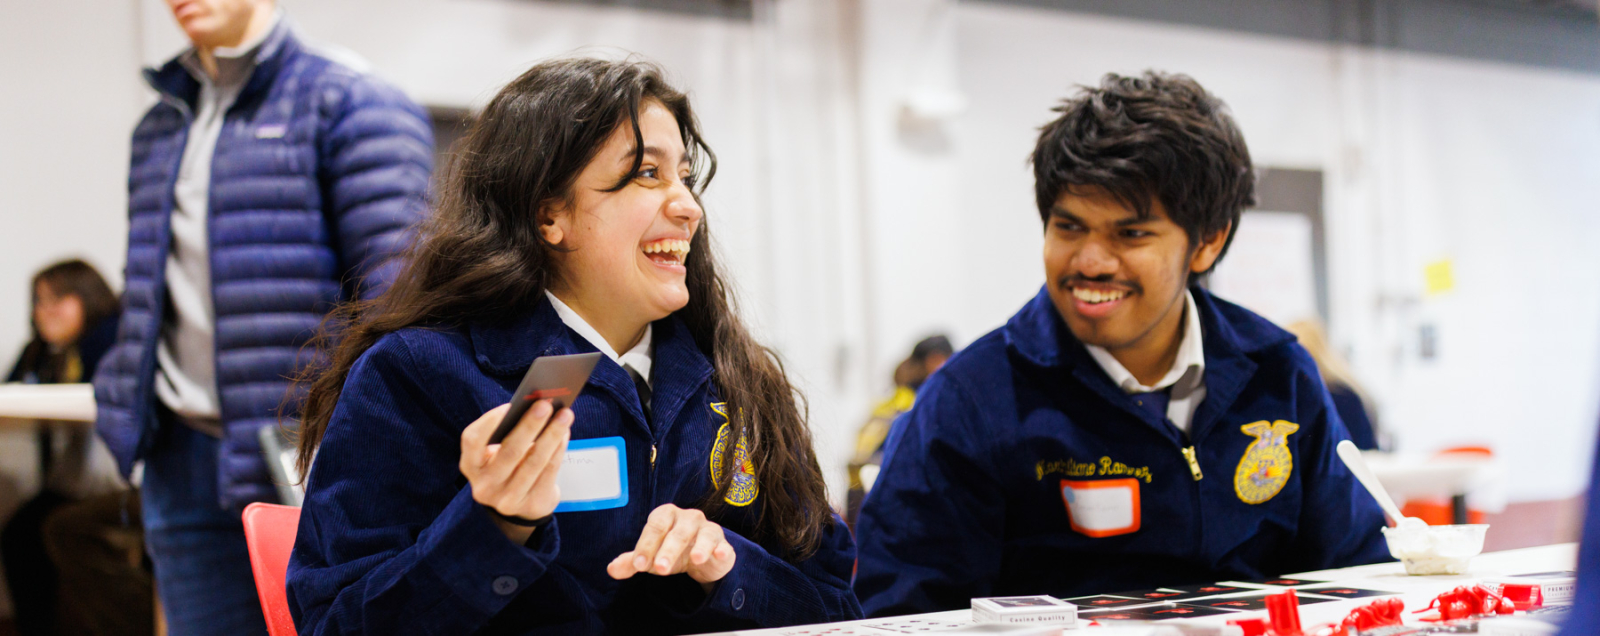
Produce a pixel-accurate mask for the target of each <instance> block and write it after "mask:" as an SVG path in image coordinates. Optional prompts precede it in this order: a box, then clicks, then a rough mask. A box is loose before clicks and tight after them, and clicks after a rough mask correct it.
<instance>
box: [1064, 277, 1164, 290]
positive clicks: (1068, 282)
mask: <svg viewBox="0 0 1600 636" xmlns="http://www.w3.org/2000/svg"><path fill="white" fill-rule="evenodd" d="M1075 283H1096V284H1100V285H1107V284H1109V285H1114V286H1117V287H1121V288H1123V289H1127V290H1129V291H1132V292H1133V293H1135V294H1138V293H1142V292H1144V286H1143V285H1140V284H1139V283H1136V282H1133V281H1131V280H1116V279H1115V278H1112V277H1111V275H1110V274H1106V275H1105V276H1092V277H1091V276H1084V275H1082V274H1071V275H1068V276H1062V277H1061V278H1058V279H1056V287H1057V288H1059V289H1067V288H1069V287H1072V286H1073V285H1074V284H1075Z"/></svg>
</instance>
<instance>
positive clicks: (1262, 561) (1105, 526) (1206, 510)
mask: <svg viewBox="0 0 1600 636" xmlns="http://www.w3.org/2000/svg"><path fill="white" fill-rule="evenodd" d="M1056 112H1059V113H1060V117H1059V118H1057V119H1056V120H1055V121H1053V122H1051V123H1050V124H1048V125H1046V126H1045V127H1044V129H1043V131H1042V132H1041V133H1040V135H1039V141H1038V145H1037V147H1036V148H1035V149H1034V153H1033V167H1034V178H1035V189H1036V198H1037V202H1038V206H1039V213H1040V216H1041V218H1042V220H1043V221H1044V225H1045V239H1044V266H1045V274H1046V283H1045V286H1044V288H1043V289H1042V290H1041V291H1040V292H1039V294H1038V295H1037V296H1036V297H1035V298H1034V299H1033V300H1032V301H1031V302H1029V303H1028V304H1027V305H1026V306H1024V307H1023V308H1022V310H1021V311H1020V312H1018V313H1017V314H1016V315H1015V316H1013V317H1012V318H1011V320H1010V321H1009V322H1007V323H1006V325H1005V326H1004V327H1001V328H1000V329H997V330H995V331H993V332H991V333H989V334H988V335H986V336H984V337H983V338H980V339H979V340H978V341H977V342H974V343H973V344H972V345H971V346H970V347H968V348H967V349H965V350H964V351H962V352H961V353H960V354H958V355H956V356H955V357H954V358H952V359H951V360H950V362H949V363H948V364H946V365H945V367H944V368H943V369H942V370H941V371H940V372H939V373H938V374H936V375H934V376H933V377H932V378H930V379H929V380H928V383H927V384H926V385H924V387H923V389H922V391H921V392H920V393H919V394H918V397H917V402H916V405H915V406H914V407H912V409H911V411H910V412H909V413H908V414H907V415H906V416H905V418H904V419H903V420H902V421H901V422H900V423H898V424H897V425H896V426H895V427H894V431H893V433H891V434H890V437H889V441H888V443H887V447H886V450H885V455H886V457H885V461H884V466H883V470H882V472H881V474H880V475H879V477H878V481H877V485H876V486H875V487H874V488H873V490H872V493H871V494H870V495H869V496H868V497H867V501H866V504H865V506H864V508H863V510H862V514H861V522H860V526H859V532H858V534H857V535H856V536H857V539H858V541H859V543H860V565H859V570H858V574H857V576H856V582H855V586H856V592H857V594H858V595H859V596H860V597H861V602H862V607H863V608H864V609H865V610H866V611H867V613H868V614H870V615H890V614H904V613H910V612H919V611H933V610H948V609H957V608H961V607H966V606H968V603H969V600H970V599H972V598H975V597H984V596H1007V595H1021V594H1051V595H1055V596H1061V597H1073V596H1080V595H1088V594H1097V593H1104V592H1115V591H1119V590H1127V589H1138V588H1150V587H1156V586H1170V585H1185V584H1193V583H1208V582H1213V581H1219V580H1229V579H1246V580H1248V579H1260V578H1264V577H1269V576H1277V575H1280V574H1284V573H1288V572H1296V571H1305V570H1315V569H1321V568H1330V567H1341V566H1348V565H1356V564H1361V563H1371V562H1376V561H1381V560H1385V559H1387V558H1388V555H1387V552H1386V550H1385V547H1384V542H1383V538H1382V536H1381V534H1380V533H1379V532H1378V529H1379V528H1380V527H1382V526H1383V524H1384V521H1383V515H1382V513H1381V512H1380V511H1379V509H1378V507H1377V505H1376V504H1375V503H1374V502H1373V501H1372V498H1371V497H1369V496H1367V494H1366V493H1365V492H1362V491H1361V490H1360V489H1359V486H1358V485H1357V483H1356V482H1355V480H1354V479H1353V477H1352V476H1351V474H1350V472H1349V471H1348V470H1347V469H1346V468H1345V467H1344V465H1343V464H1341V463H1340V462H1339V460H1338V458H1337V455H1336V454H1335V452H1334V446H1335V445H1336V444H1337V443H1338V442H1339V441H1340V440H1343V439H1347V438H1348V437H1349V436H1348V434H1347V433H1346V432H1345V429H1344V426H1343V424H1341V423H1340V422H1339V419H1338V415H1337V414H1336V413H1335V412H1334V410H1333V408H1332V406H1331V403H1330V401H1329V397H1328V392H1327V390H1326V389H1325V388H1323V384H1322V381H1321V379H1320V378H1319V377H1318V375H1317V369H1316V365H1315V364H1314V363H1313V362H1312V360H1311V357H1310V356H1309V355H1307V354H1306V352H1305V350H1304V349H1302V348H1301V347H1300V346H1299V345H1298V344H1296V343H1295V339H1294V337H1293V336H1291V335H1289V334H1288V333H1287V332H1284V331H1283V330H1281V329H1279V328H1277V327H1276V326H1274V325H1272V324H1271V323H1269V322H1267V321H1266V320H1265V319H1263V318H1261V317H1259V316H1257V315H1255V314H1252V313H1250V312H1249V311H1246V310H1245V309H1242V308H1240V307H1238V306H1235V305H1232V304H1230V303H1227V302H1225V301H1223V300H1221V299H1218V298H1216V297H1214V296H1212V295H1211V294H1210V293H1208V292H1207V291H1206V290H1205V289H1203V288H1201V287H1199V286H1198V285H1196V279H1197V277H1199V276H1200V275H1202V274H1205V273H1206V272H1209V271H1210V270H1211V268H1212V267H1213V266H1214V265H1215V264H1216V263H1217V260H1218V259H1220V258H1221V257H1222V254H1223V253H1224V252H1225V251H1226V250H1227V246H1228V242H1229V239H1230V238H1231V237H1232V233H1233V229H1234V228H1235V227H1237V226H1238V223H1239V217H1240V213H1241V212H1242V211H1243V210H1244V208H1245V207H1247V206H1249V205H1252V204H1253V203H1254V198H1255V174H1254V171H1253V169H1252V167H1251V163H1250V154H1249V150H1248V149H1247V148H1246V147H1245V143H1244V138H1243V136H1242V135H1241V134H1240V133H1239V129H1238V127H1237V126H1236V125H1235V124H1234V122H1233V119H1232V117H1231V116H1230V115H1229V114H1228V112H1227V108H1226V106H1225V105H1224V104H1223V103H1222V102H1221V100H1219V99H1217V98H1216V97H1214V96H1212V95H1211V94H1210V93H1207V92H1206V91H1205V89H1204V88H1202V87H1201V86H1200V85H1199V84H1197V83H1196V82H1195V81H1194V80H1192V79H1190V78H1188V77H1185V76H1182V75H1166V74H1160V73H1153V72H1151V73H1146V74H1144V75H1142V76H1139V77H1122V76H1118V75H1107V76H1106V77H1105V79H1104V80H1103V81H1102V82H1101V85H1100V86H1099V87H1097V88H1085V89H1084V90H1083V91H1082V92H1081V93H1080V94H1079V95H1078V96H1077V97H1075V98H1073V99H1070V100H1067V101H1066V102H1065V103H1064V104H1062V106H1060V107H1059V108H1057V109H1056Z"/></svg>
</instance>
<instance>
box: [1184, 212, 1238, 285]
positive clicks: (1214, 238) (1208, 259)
mask: <svg viewBox="0 0 1600 636" xmlns="http://www.w3.org/2000/svg"><path fill="white" fill-rule="evenodd" d="M1231 231H1233V223H1231V222H1230V223H1228V225H1227V226H1225V227H1223V228H1222V229H1221V230H1218V231H1216V232H1214V233H1212V234H1211V236H1207V237H1203V238H1202V239H1201V241H1200V249H1197V250H1195V251H1194V256H1191V257H1189V271H1190V272H1191V273H1195V274H1199V273H1201V272H1204V271H1206V270H1208V269H1211V266H1212V265H1215V264H1216V262H1217V258H1218V257H1220V256H1222V248H1223V247H1224V246H1226V245H1227V244H1228V234H1229V232H1231Z"/></svg>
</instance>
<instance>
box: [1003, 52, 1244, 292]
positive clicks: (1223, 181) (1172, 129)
mask: <svg viewBox="0 0 1600 636" xmlns="http://www.w3.org/2000/svg"><path fill="white" fill-rule="evenodd" d="M1080 88H1081V90H1080V91H1079V92H1078V94H1077V95H1076V96H1073V97H1071V98H1069V99H1067V100H1064V101H1063V102H1062V103H1061V105H1060V106H1057V107H1055V108H1054V109H1052V110H1053V112H1057V113H1060V114H1061V115H1060V116H1059V117H1057V118H1056V119H1055V121H1052V122H1050V123H1048V124H1045V125H1044V127H1043V128H1041V129H1040V132H1039V141H1038V144H1037V145H1035V146H1034V149H1033V155H1032V157H1031V160H1032V163H1033V180H1034V185H1033V191H1034V198H1035V201H1036V203H1037V204H1038V206H1039V217H1040V219H1041V220H1042V221H1043V222H1045V223H1047V224H1048V223H1049V222H1050V214H1051V210H1052V209H1054V208H1055V205H1056V200H1057V199H1059V198H1060V197H1061V195H1063V194H1067V193H1079V192H1082V190H1083V189H1085V188H1100V189H1103V190H1105V191H1106V192H1107V193H1109V194H1110V195H1111V196H1113V197H1116V199H1117V200H1118V201H1120V202H1121V203H1122V204H1123V205H1125V206H1127V207H1128V208H1130V209H1132V210H1134V211H1135V212H1137V213H1138V215H1139V216H1140V218H1145V217H1148V216H1149V215H1150V208H1151V205H1150V200H1151V197H1152V196H1154V197H1156V198H1158V199H1159V200H1160V201H1161V205H1162V206H1163V207H1165V208H1166V210H1167V215H1168V216H1169V217H1171V219H1172V221H1173V222H1174V223H1177V224H1178V226H1179V227H1182V228H1183V230H1184V232H1185V233H1186V234H1188V237H1189V248H1190V249H1191V250H1192V249H1194V248H1195V246H1197V245H1199V243H1200V241H1201V239H1202V237H1210V236H1215V235H1216V233H1217V232H1221V231H1225V230H1227V231H1229V235H1228V239H1227V243H1224V244H1223V251H1222V254H1226V253H1227V247H1228V244H1231V243H1232V242H1233V232H1232V231H1231V230H1230V228H1232V229H1237V228H1238V227H1239V215H1240V214H1241V213H1243V212H1244V209H1245V208H1247V207H1250V206H1253V205H1255V204H1256V175H1255V168H1254V167H1253V166H1252V165H1251V163H1250V149H1249V148H1247V147H1246V146H1245V143H1244V135H1243V134H1241V133H1240V132H1239V126H1238V125H1237V124H1235V123H1234V121H1233V116H1232V115H1230V114H1229V112H1228V106H1227V104H1224V103H1223V102H1222V100H1221V99H1218V98H1217V97H1216V96H1215V95H1212V94H1211V93H1209V92H1207V91H1206V89H1205V88H1204V87H1202V86H1200V83H1199V82H1196V81H1194V79H1193V78H1191V77H1189V76H1187V75H1178V74H1169V73H1162V72H1158V71H1145V72H1144V74H1143V75H1140V76H1137V77H1127V76H1123V75H1118V74H1116V73H1107V74H1106V76H1105V77H1104V78H1102V79H1101V80H1100V86H1098V87H1089V86H1082V87H1080ZM1222 254H1219V255H1218V256H1217V261H1219V262H1220V261H1221V260H1222ZM1215 266H1216V264H1215V263H1213V264H1212V267H1215ZM1207 271H1209V270H1207Z"/></svg>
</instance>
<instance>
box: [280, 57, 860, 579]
mask: <svg viewBox="0 0 1600 636" xmlns="http://www.w3.org/2000/svg"><path fill="white" fill-rule="evenodd" d="M648 101H655V102H659V103H660V104H661V105H663V106H665V107H666V109H667V110H668V111H670V112H671V113H672V115H673V117H675V118H676V119H677V122H678V129H679V132H680V133H681V134H682V135H683V141H684V146H685V147H686V148H687V149H688V156H689V159H690V161H691V165H692V172H693V174H694V175H695V176H696V180H695V182H694V183H695V184H694V186H693V188H694V190H693V191H694V195H695V197H696V199H698V198H699V196H700V195H701V193H703V192H704V189H705V187H706V185H707V184H708V183H709V182H710V180H711V177H712V175H713V174H715V172H716V157H715V155H714V154H713V153H712V152H711V149H710V147H708V146H707V145H706V143H705V141H704V140H703V139H702V138H701V136H700V132H699V124H698V122H696V120H695V117H694V113H693V111H692V110H691V109H690V107H689V99H688V97H687V96H685V95H684V94H683V93H682V92H679V91H678V90H676V89H674V88H672V87H671V86H670V85H668V84H667V82H666V81H665V79H664V78H663V74H662V71H661V70H660V69H659V68H658V67H656V66H655V65H653V64H649V63H645V62H639V61H604V60H596V59H563V60H557V61H551V62H545V63H542V64H539V65H537V66H535V67H533V68H532V69H530V70H528V72H526V73H523V74H522V76H521V77H518V78H517V79H516V80H514V81H512V82H511V83H510V84H509V85H507V86H506V87H505V88H504V89H502V90H501V91H500V92H499V94H497V95H495V97H494V99H493V100H492V101H490V102H489V105H488V106H487V107H486V108H485V109H484V111H483V113H482V114H481V115H480V116H479V117H478V118H477V120H476V121H475V122H474V123H473V124H472V127H471V130H469V131H468V132H467V135H466V136H465V137H464V138H463V139H462V140H461V141H460V142H458V144H457V145H456V147H455V148H454V149H453V150H454V158H453V159H452V161H450V162H449V166H448V167H447V168H446V173H445V174H444V177H443V178H442V179H441V180H440V182H439V186H438V192H437V196H436V198H437V204H436V210H435V214H434V215H433V216H431V217H430V218H429V220H428V221H426V222H425V223H424V224H423V226H422V228H421V229H420V233H419V236H418V240H417V241H416V242H415V243H414V244H413V245H412V247H411V249H410V250H409V251H408V252H407V253H406V255H405V256H404V257H403V258H404V259H405V260H404V261H403V263H402V267H401V271H400V273H399V275H398V276H397V278H396V280H395V282H394V284H393V285H392V286H391V287H390V288H389V289H388V290H386V291H385V292H384V293H383V294H382V295H380V296H378V297H377V298H374V299H371V300H368V301H357V302H351V303H346V304H343V305H341V306H339V307H338V308H336V309H335V310H334V311H333V313H331V314H330V315H329V318H328V320H327V322H325V323H324V325H323V327H322V329H321V331H320V333H319V335H318V338H317V340H316V341H315V342H314V343H313V346H317V347H322V348H323V350H324V351H328V350H330V349H331V353H330V354H329V355H327V356H325V357H324V356H318V357H321V358H323V359H322V361H321V362H319V363H317V364H314V365H312V366H311V367H310V368H308V369H307V371H306V372H305V373H304V374H303V375H302V378H301V379H302V381H303V382H306V383H309V385H310V388H309V391H308V392H307V394H306V397H305V401H304V402H303V403H302V405H303V406H302V411H301V418H300V419H301V429H300V441H299V457H298V463H299V468H300V474H302V475H305V474H309V470H310V466H311V460H312V458H313V456H314V455H315V453H316V449H317V445H318V443H319V442H320V441H321V440H322V436H323V433H324V432H325V431H326V430H327V427H328V420H329V418H330V417H331V415H332V413H333V409H334V406H335V405H336V404H337V403H338V401H339V394H340V391H341V390H342V389H343V387H344V383H345V380H346V378H347V377H348V376H349V374H350V368H351V366H352V365H354V364H355V362H356V360H357V359H359V358H360V357H361V355H362V354H363V353H365V352H366V351H367V350H368V349H369V348H371V347H372V346H373V345H374V344H375V343H376V342H377V341H378V339H379V338H382V337H383V336H384V335H386V334H389V333H392V332H395V331H398V330H400V329H404V328H407V327H415V326H428V327H443V328H452V327H459V326H461V325H465V324H467V323H470V322H474V321H503V320H505V319H506V318H507V317H509V316H515V315H519V314H525V313H527V312H531V311H533V310H534V308H535V307H536V306H537V304H538V303H539V302H540V301H541V300H543V298H544V290H545V287H546V285H548V283H549V282H550V280H551V278H552V277H553V276H554V275H555V272H554V271H553V270H552V266H553V263H552V261H551V252H552V251H553V250H556V249H558V248H557V247H556V246H553V245H551V244H550V243H548V242H546V241H545V240H544V238H543V236H542V235H541V234H540V232H539V231H538V225H539V220H540V218H541V215H542V214H544V213H545V211H546V210H550V209H553V208H554V207H555V206H559V205H561V204H562V203H564V202H566V201H570V195H571V190H572V187H573V184H574V182H575V181H576V179H577V177H578V174H579V173H580V172H581V171H582V170H583V168H584V166H586V165H587V164H588V163H589V161H590V160H592V159H593V158H594V156H595V155H596V154H597V153H598V151H599V150H600V148H601V146H602V145H603V144H604V143H605V141H606V139H608V138H609V137H610V136H611V134H612V133H613V132H615V131H616V130H617V129H618V128H619V127H621V126H624V125H627V126H631V127H632V129H633V136H634V140H635V142H636V143H635V147H636V148H638V149H642V148H643V147H644V142H643V134H642V132H641V131H640V129H639V122H638V119H637V114H638V113H639V112H640V109H641V107H642V106H644V105H646V103H647V102H648ZM642 161H643V153H642V150H639V151H636V153H635V155H634V163H633V170H632V171H630V174H628V175H627V176H626V177H624V178H623V179H622V180H621V181H619V182H618V183H617V184H616V185H615V186H614V189H617V190H620V189H622V188H623V187H625V186H627V185H628V184H629V183H630V182H632V181H633V180H634V178H635V177H634V175H633V174H632V172H636V171H637V170H638V169H639V166H640V165H641V163H642ZM691 247H692V249H691V250H690V252H689V257H688V260H687V262H686V263H685V266H686V267H687V269H688V274H687V286H688V290H689V304H688V306H686V307H684V308H683V309H680V310H678V311H677V312H676V313H675V314H674V315H676V316H677V317H678V318H679V319H680V320H682V321H683V323H684V324H685V325H686V326H687V327H688V330H689V332H690V333H691V334H693V336H694V341H695V343H696V344H697V345H698V346H699V348H700V350H701V351H702V352H704V353H705V355H706V356H707V357H708V358H710V360H711V365H712V367H713V369H714V373H713V374H712V381H713V382H714V383H715V385H716V388H717V390H718V392H719V393H720V395H721V398H722V399H723V400H724V401H726V402H727V406H728V409H729V410H728V412H729V413H733V414H737V415H736V416H735V417H732V418H730V422H731V426H732V427H733V428H734V431H733V432H736V433H737V434H738V435H739V436H742V437H743V439H747V440H749V443H750V453H751V459H752V461H753V463H754V465H755V472H756V479H757V480H758V482H759V483H761V484H763V485H764V486H765V487H764V488H762V489H761V493H762V495H763V497H762V500H763V501H762V503H761V508H760V511H759V517H758V521H757V523H756V525H757V530H756V533H755V534H756V536H752V537H750V539H751V540H753V541H756V542H758V543H761V544H762V545H763V546H765V547H767V548H768V549H769V550H773V551H774V553H775V554H783V555H785V556H786V557H787V558H790V559H792V560H800V559H803V558H805V557H807V556H810V555H811V554H812V553H813V552H815V551H816V549H817V546H818V544H819V542H820V538H821V533H822V531H823V529H824V528H826V527H827V525H828V524H830V523H832V522H833V517H832V512H831V509H830V508H829V507H828V502H827V495H826V488H825V486H824V484H823V479H822V471H821V469H820V468H819V466H818V464H817V458H816V454H815V452H814V451H813V449H812V446H811V431H810V429H809V427H808V426H807V424H806V413H805V411H806V409H805V400H804V398H803V396H801V395H800V394H799V392H798V391H797V390H796V389H795V387H794V385H793V384H791V383H790V382H789V378H788V376H787V375H786V374H785V372H784V369H783V364H782V363H781V362H780V361H779V359H778V357H777V355H776V353H775V352H773V351H772V350H771V349H769V348H767V347H765V346H762V345H761V344H760V343H758V342H756V341H755V339H754V338H752V337H751V335H750V333H749V330H748V329H746V328H745V326H744V324H743V323H741V322H740V320H739V317H738V315H737V313H735V310H734V304H733V301H732V299H731V293H730V290H729V287H728V285H727V284H726V283H725V282H724V280H723V277H722V274H721V272H720V270H719V268H718V266H717V263H716V261H715V259H714V257H713V254H712V250H711V249H710V247H711V232H710V223H709V222H706V221H702V223H701V225H700V229H699V231H698V232H696V233H695V235H694V237H693V239H692V246H691ZM734 439H739V437H735V438H734ZM725 447H726V448H725V449H724V450H723V458H722V459H723V463H722V465H724V466H732V465H734V464H733V455H734V452H735V447H736V445H735V444H726V445H725ZM722 472H723V474H722V475H719V476H718V477H717V481H716V483H715V485H714V492H712V493H708V495H707V497H706V498H705V500H704V502H703V503H702V504H701V506H700V507H701V508H702V509H703V510H705V512H706V513H707V514H708V516H710V517H711V518H713V519H716V518H719V517H720V516H721V515H722V514H723V513H725V512H727V510H728V508H727V504H726V503H725V502H724V500H723V498H724V496H725V495H726V494H727V491H728V488H729V487H730V485H731V484H732V481H733V476H734V471H732V470H725V471H722Z"/></svg>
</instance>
